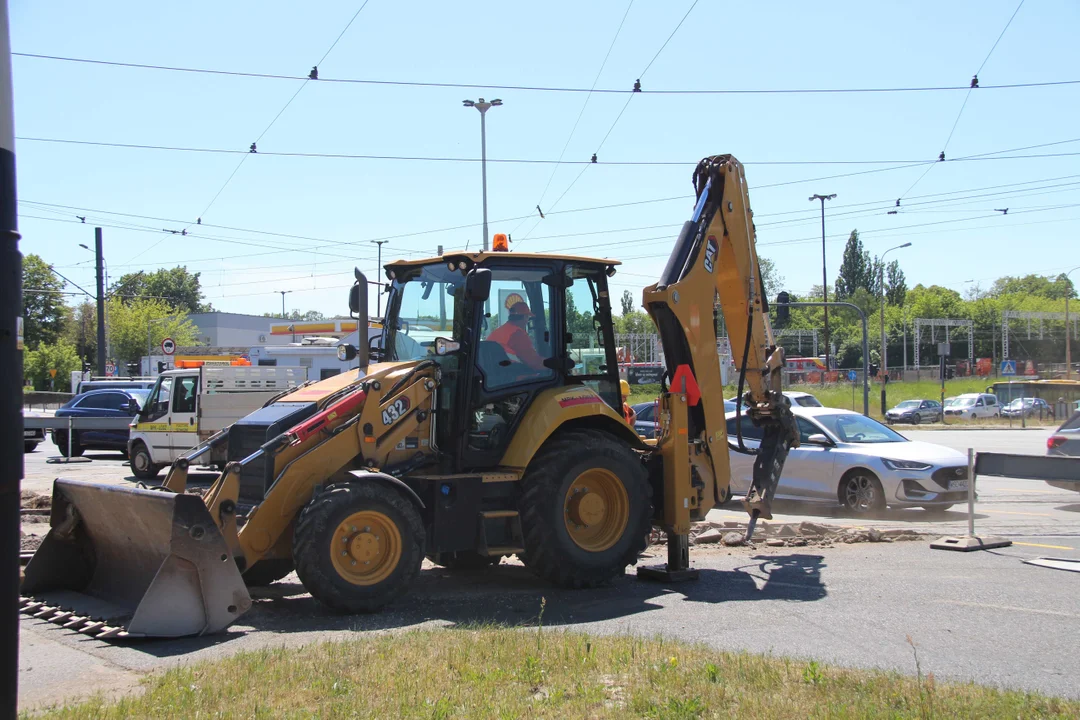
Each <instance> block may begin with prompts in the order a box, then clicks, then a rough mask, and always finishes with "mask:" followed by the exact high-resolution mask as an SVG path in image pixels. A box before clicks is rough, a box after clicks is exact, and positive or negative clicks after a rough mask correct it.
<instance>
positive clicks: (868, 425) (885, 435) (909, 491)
mask: <svg viewBox="0 0 1080 720" xmlns="http://www.w3.org/2000/svg"><path fill="white" fill-rule="evenodd" d="M792 413H793V414H794V415H795V421H796V423H798V427H799V438H800V443H801V444H800V446H799V447H797V448H795V449H793V450H792V451H791V452H790V454H789V455H788V458H787V462H786V463H785V464H784V471H783V474H782V475H781V476H780V484H779V486H777V489H776V497H777V498H781V499H786V500H802V501H807V502H814V503H828V504H833V505H836V504H839V505H841V506H843V507H844V508H846V509H847V510H848V511H850V512H852V513H856V514H866V513H873V512H879V511H881V510H884V509H885V507H886V506H893V507H910V506H916V507H923V508H926V509H927V510H935V511H942V510H946V509H948V508H949V507H951V506H952V505H953V504H954V503H957V502H960V501H962V500H966V499H967V457H966V456H965V455H964V454H963V453H960V452H957V451H956V450H953V449H951V448H946V447H942V446H941V445H934V444H932V443H926V442H913V441H911V440H908V439H907V438H905V437H904V436H903V435H900V434H899V433H897V432H896V431H894V430H892V429H890V428H888V427H886V426H885V425H882V424H881V423H879V422H878V421H876V420H872V419H870V418H868V417H865V416H863V415H860V414H859V413H855V412H852V411H850V410H840V409H837V408H804V407H795V408H792ZM727 423H728V436H729V437H732V438H734V437H735V415H734V413H728V415H727ZM761 433H762V431H761V429H760V428H756V427H754V425H753V423H750V422H747V421H746V420H745V419H744V420H743V424H742V434H743V442H744V443H745V444H746V445H747V447H757V446H758V443H759V441H760V438H761ZM753 466H754V457H753V456H751V455H744V454H741V453H732V454H731V484H732V488H731V489H732V492H734V493H737V494H738V493H741V494H745V493H746V492H747V491H748V490H749V489H750V481H751V479H752V475H753Z"/></svg>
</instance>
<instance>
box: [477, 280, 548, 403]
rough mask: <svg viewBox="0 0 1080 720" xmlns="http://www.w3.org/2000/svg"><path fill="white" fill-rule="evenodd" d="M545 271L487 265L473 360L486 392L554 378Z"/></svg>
mask: <svg viewBox="0 0 1080 720" xmlns="http://www.w3.org/2000/svg"><path fill="white" fill-rule="evenodd" d="M549 273H550V270H547V269H535V270H524V269H521V270H518V269H512V268H504V269H499V268H492V271H491V295H490V296H489V299H488V302H487V305H486V306H485V308H484V313H483V317H482V320H481V323H480V343H479V346H478V348H477V358H476V363H477V366H478V369H479V370H480V374H481V376H482V377H483V383H484V388H485V389H486V390H496V389H499V388H504V387H509V386H511V385H521V384H524V383H532V382H539V381H543V380H549V379H551V378H553V377H555V371H554V370H553V369H552V368H551V367H550V365H551V363H550V362H547V363H545V361H549V360H550V359H551V357H552V347H553V345H552V343H553V341H554V337H553V333H552V314H551V306H552V302H551V294H552V288H551V285H549V284H546V283H544V278H545V276H547V275H548V274H549Z"/></svg>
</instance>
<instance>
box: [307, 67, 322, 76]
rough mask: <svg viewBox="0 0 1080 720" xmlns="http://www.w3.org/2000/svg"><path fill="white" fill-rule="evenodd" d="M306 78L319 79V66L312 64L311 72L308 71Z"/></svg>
mask: <svg viewBox="0 0 1080 720" xmlns="http://www.w3.org/2000/svg"><path fill="white" fill-rule="evenodd" d="M307 79H308V80H318V79H319V66H318V65H312V66H311V72H309V73H308V76H307Z"/></svg>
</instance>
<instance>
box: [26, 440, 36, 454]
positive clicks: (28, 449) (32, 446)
mask: <svg viewBox="0 0 1080 720" xmlns="http://www.w3.org/2000/svg"><path fill="white" fill-rule="evenodd" d="M37 446H38V444H37V443H36V442H32V443H23V452H24V453H32V452H34V451H35V450H37Z"/></svg>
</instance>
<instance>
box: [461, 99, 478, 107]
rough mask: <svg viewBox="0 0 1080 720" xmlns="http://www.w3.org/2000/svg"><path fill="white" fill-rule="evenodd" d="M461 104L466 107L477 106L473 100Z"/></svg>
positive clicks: (463, 101)
mask: <svg viewBox="0 0 1080 720" xmlns="http://www.w3.org/2000/svg"><path fill="white" fill-rule="evenodd" d="M461 104H462V105H464V106H465V107H473V106H474V105H476V103H474V102H473V101H472V100H462V101H461Z"/></svg>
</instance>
